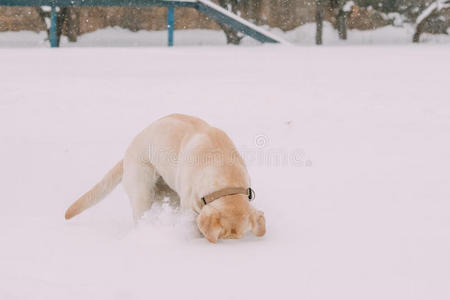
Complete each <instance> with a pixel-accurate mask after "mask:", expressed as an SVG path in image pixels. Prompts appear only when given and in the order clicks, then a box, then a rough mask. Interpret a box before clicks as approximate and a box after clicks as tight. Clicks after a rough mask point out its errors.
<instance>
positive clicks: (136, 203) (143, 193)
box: [122, 159, 160, 221]
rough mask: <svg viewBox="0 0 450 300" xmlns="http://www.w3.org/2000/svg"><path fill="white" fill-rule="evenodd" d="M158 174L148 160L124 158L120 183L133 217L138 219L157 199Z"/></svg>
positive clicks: (158, 196)
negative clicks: (128, 200)
mask: <svg viewBox="0 0 450 300" xmlns="http://www.w3.org/2000/svg"><path fill="white" fill-rule="evenodd" d="M159 177H160V176H159V174H158V173H157V172H156V170H155V168H154V167H153V166H152V165H151V164H150V163H149V162H136V161H134V160H127V159H124V165H123V179H122V183H123V186H124V188H125V191H126V193H127V194H128V197H129V198H130V202H131V208H132V210H133V218H134V220H135V221H138V220H139V218H141V217H142V215H143V214H144V212H145V211H147V210H149V209H150V208H151V207H152V203H153V202H154V201H156V200H159V198H160V195H159V193H158V191H157V189H156V182H157V180H158V178H159Z"/></svg>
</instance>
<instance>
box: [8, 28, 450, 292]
mask: <svg viewBox="0 0 450 300" xmlns="http://www.w3.org/2000/svg"><path fill="white" fill-rule="evenodd" d="M83 39H84V37H83ZM83 39H82V42H83ZM86 39H88V35H87V36H86ZM2 43H4V42H2ZM0 65H1V66H2V72H1V73H0V145H1V147H0V166H1V168H0V182H1V191H2V192H1V195H2V199H1V201H0V240H1V244H0V299H183V300H184V299H324V300H325V299H326V300H329V299H342V300H349V299H355V300H360V299H365V300H369V299H376V300H379V299H392V300H398V299H405V300H406V299H408V300H411V299H433V300H440V299H442V300H444V299H445V300H447V299H449V297H450V289H449V284H450V271H449V270H450V256H449V253H450V202H449V199H450V189H449V187H450V176H449V172H450V171H449V170H450V156H449V155H450V154H449V153H450V142H449V132H450V103H449V84H450V77H449V72H448V70H449V69H450V59H449V49H448V46H445V45H444V46H430V45H419V46H389V47H381V46H379V47H363V46H358V47H354V46H348V47H322V48H316V47H282V46H262V47H179V48H173V49H168V48H114V49H106V48H99V49H93V48H86V49H64V48H61V49H58V50H55V49H2V50H1V51H0ZM172 112H181V113H187V114H192V115H196V116H199V117H201V118H203V119H205V120H207V121H208V122H210V123H211V124H213V125H215V126H218V127H220V128H222V129H224V130H225V131H227V132H228V133H229V135H230V136H231V137H232V139H233V140H234V141H235V143H236V145H237V146H238V148H239V149H240V150H241V151H242V153H243V154H244V156H245V157H246V160H247V162H248V166H249V171H250V174H251V177H252V182H253V187H254V189H255V190H256V194H257V196H256V197H257V198H256V202H255V205H256V207H258V208H259V209H262V210H263V211H264V212H265V215H266V219H267V235H266V236H265V237H263V238H256V237H254V236H250V235H249V236H246V237H245V238H244V239H243V240H240V241H236V240H227V241H221V242H219V243H217V244H210V243H208V242H207V241H206V240H205V239H204V238H202V237H201V236H200V234H199V233H198V232H197V229H196V227H195V225H194V223H193V218H194V216H193V215H192V213H190V212H182V211H177V210H174V209H171V208H169V207H167V206H166V205H164V204H163V205H158V206H155V207H154V209H152V210H151V211H150V212H149V213H148V214H147V215H146V216H145V218H144V219H143V220H142V222H141V223H140V224H139V225H138V226H136V227H135V226H134V224H133V222H132V218H131V210H130V208H129V205H128V199H127V197H126V195H125V193H124V192H123V189H122V188H121V187H120V186H119V187H118V188H117V189H116V190H115V191H114V192H113V193H112V194H111V195H110V196H109V197H108V198H107V199H105V200H104V201H103V202H102V203H100V204H99V205H98V206H96V207H94V208H92V209H90V210H88V211H86V212H85V213H83V214H82V215H80V216H79V217H77V218H74V219H73V220H71V221H70V222H67V221H65V220H64V217H63V216H64V210H65V209H66V208H67V207H68V205H69V204H71V203H72V202H73V201H74V200H76V199H77V197H78V196H80V195H81V194H82V193H84V192H85V191H87V190H88V189H89V188H90V187H91V186H92V185H93V184H95V183H96V182H98V180H99V179H100V178H101V177H102V176H103V175H104V174H105V172H106V171H107V170H109V169H110V168H111V167H112V166H113V165H114V164H115V163H116V162H117V161H118V160H119V159H120V158H121V157H122V154H123V152H124V150H125V149H126V147H127V146H128V143H129V142H130V140H131V139H132V138H133V137H134V136H135V135H136V134H137V133H138V132H139V131H140V130H141V129H142V128H144V127H145V126H146V125H147V124H149V123H150V122H152V121H153V120H155V119H156V118H159V117H161V116H163V115H166V114H169V113H172Z"/></svg>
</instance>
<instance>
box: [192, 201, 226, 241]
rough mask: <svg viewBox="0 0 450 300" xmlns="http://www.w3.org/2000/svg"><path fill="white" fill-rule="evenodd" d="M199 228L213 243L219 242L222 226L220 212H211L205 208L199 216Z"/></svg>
mask: <svg viewBox="0 0 450 300" xmlns="http://www.w3.org/2000/svg"><path fill="white" fill-rule="evenodd" d="M197 226H198V229H200V231H201V232H202V233H203V235H204V236H205V237H206V238H207V239H208V241H210V242H211V243H215V242H217V239H218V238H219V235H220V232H221V231H222V226H221V225H220V214H219V212H210V211H207V210H205V209H203V211H202V212H201V213H200V215H199V216H198V217H197Z"/></svg>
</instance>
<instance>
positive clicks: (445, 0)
mask: <svg viewBox="0 0 450 300" xmlns="http://www.w3.org/2000/svg"><path fill="white" fill-rule="evenodd" d="M448 7H450V0H436V1H434V2H433V3H431V4H430V5H429V6H428V7H427V8H426V9H424V10H423V11H422V13H421V14H420V15H419V16H418V17H417V19H416V24H420V23H422V22H423V21H424V20H425V19H426V18H428V17H429V16H430V15H431V14H432V13H434V12H435V11H436V12H438V11H440V10H441V9H444V8H448Z"/></svg>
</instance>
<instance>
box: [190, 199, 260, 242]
mask: <svg viewBox="0 0 450 300" xmlns="http://www.w3.org/2000/svg"><path fill="white" fill-rule="evenodd" d="M197 225H198V228H199V229H200V231H201V232H202V233H203V235H204V236H205V237H206V238H207V239H208V241H210V242H212V243H215V242H216V241H217V240H218V239H220V238H222V239H240V238H242V237H243V236H244V234H245V233H247V232H248V231H251V232H252V233H253V234H255V235H256V236H263V235H264V234H265V233H266V219H265V218H264V213H263V212H262V211H258V210H256V209H254V208H253V207H251V206H250V204H249V203H248V198H247V197H246V196H244V195H231V196H225V197H222V198H220V199H217V200H215V201H213V202H211V203H210V204H208V205H206V206H205V207H203V209H202V211H201V212H200V215H199V216H198V217H197Z"/></svg>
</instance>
